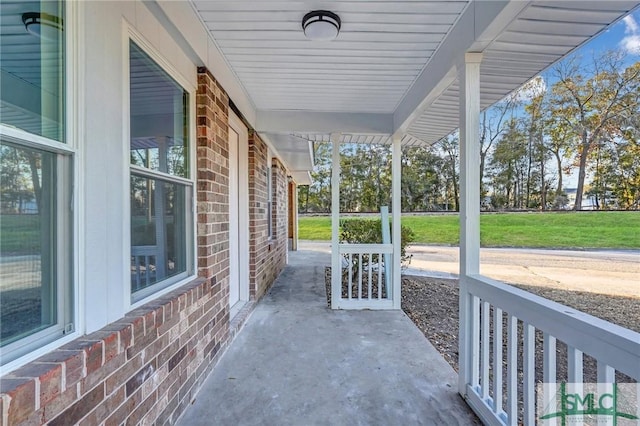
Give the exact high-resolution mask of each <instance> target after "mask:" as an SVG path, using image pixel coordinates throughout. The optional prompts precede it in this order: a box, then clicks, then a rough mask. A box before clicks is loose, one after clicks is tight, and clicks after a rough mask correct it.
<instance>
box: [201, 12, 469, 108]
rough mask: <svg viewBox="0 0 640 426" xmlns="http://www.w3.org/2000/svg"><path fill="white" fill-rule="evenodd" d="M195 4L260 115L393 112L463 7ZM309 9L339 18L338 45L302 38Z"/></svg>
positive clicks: (332, 42) (336, 43)
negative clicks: (269, 112)
mask: <svg viewBox="0 0 640 426" xmlns="http://www.w3.org/2000/svg"><path fill="white" fill-rule="evenodd" d="M193 3H194V5H195V8H196V10H197V11H198V13H199V14H200V16H201V18H202V21H203V22H204V24H205V25H206V27H207V28H208V29H209V31H210V32H211V35H212V36H213V38H214V40H215V41H216V44H217V45H218V47H219V48H220V50H221V51H222V53H223V54H224V56H225V57H226V59H227V61H228V62H229V65H230V66H231V67H232V68H233V70H234V71H235V73H236V75H237V76H238V78H239V79H240V80H241V82H242V84H243V86H244V87H245V89H246V91H247V92H248V93H249V95H250V97H251V99H252V100H253V102H254V104H255V106H256V108H257V109H258V110H294V111H337V112H345V113H351V112H386V113H392V112H394V111H395V109H396V107H397V105H398V103H399V102H400V100H401V99H402V97H403V95H404V94H405V92H406V91H407V89H408V88H409V87H410V85H411V84H412V83H413V82H414V81H415V79H416V78H417V77H418V75H419V74H420V72H421V71H422V69H423V68H424V66H425V65H426V63H427V62H428V60H429V59H430V58H431V56H432V55H433V53H434V51H435V50H436V49H437V47H438V46H439V45H440V43H441V42H442V40H444V38H445V37H446V35H447V33H448V32H449V31H450V30H451V28H452V26H453V25H454V24H455V22H456V21H457V19H458V18H459V16H460V13H461V12H462V11H463V10H464V9H465V8H466V7H467V6H468V3H469V2H468V1H466V0H463V1H320V2H318V1H271V0H254V1H226V0H224V1H222V0H221V1H219V0H194V2H193ZM314 9H326V10H331V11H332V12H335V13H337V14H338V15H339V16H340V18H341V19H342V29H341V31H340V35H339V37H338V38H337V39H336V40H333V41H325V42H318V41H311V40H307V39H306V38H305V36H304V34H303V32H302V29H301V21H302V17H303V16H304V15H305V14H306V13H307V12H309V11H311V10H314Z"/></svg>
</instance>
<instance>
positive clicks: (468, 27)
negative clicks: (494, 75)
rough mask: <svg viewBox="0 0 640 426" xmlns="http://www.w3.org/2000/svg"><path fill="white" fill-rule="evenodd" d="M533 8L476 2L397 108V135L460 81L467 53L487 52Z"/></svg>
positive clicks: (505, 1) (504, 1)
mask: <svg viewBox="0 0 640 426" xmlns="http://www.w3.org/2000/svg"><path fill="white" fill-rule="evenodd" d="M529 4H530V2H528V1H520V0H511V1H509V0H496V1H482V2H478V1H472V2H471V3H470V4H469V7H467V9H466V10H465V11H464V12H463V14H462V16H460V19H458V21H457V22H456V24H455V26H454V27H453V29H452V30H451V32H450V33H449V34H448V35H447V37H446V39H445V41H444V42H443V43H442V45H440V47H439V48H438V50H437V51H436V53H435V54H434V55H433V56H432V57H431V59H430V60H429V63H428V64H427V66H426V67H425V68H424V69H423V70H422V72H421V73H420V75H419V76H418V78H417V79H416V81H415V83H414V84H413V85H412V86H411V88H410V89H409V91H408V92H407V94H406V95H405V97H404V99H403V100H402V101H401V102H400V104H399V105H398V108H396V111H395V114H394V119H393V123H394V129H393V130H394V131H393V133H394V134H402V133H405V132H406V131H407V129H408V128H409V127H410V126H411V124H412V123H413V121H414V120H415V119H417V118H418V117H419V116H420V115H421V114H422V113H423V112H424V110H425V109H426V108H427V107H428V106H429V105H430V104H431V103H432V102H433V101H435V100H436V99H437V98H438V97H439V96H440V94H442V92H443V91H444V90H445V89H446V88H447V87H449V86H450V85H451V83H453V82H454V81H455V80H456V78H457V75H456V69H457V67H458V65H459V64H460V63H461V61H463V60H464V54H465V53H467V52H474V51H477V52H481V51H482V50H484V49H485V48H486V47H487V46H488V45H489V44H490V43H491V41H493V40H494V39H495V38H496V37H497V36H498V35H499V34H500V33H501V32H502V31H503V30H504V29H505V28H506V27H507V26H508V25H509V24H510V23H511V22H512V21H513V19H515V18H516V16H517V15H518V14H519V13H520V12H521V11H522V10H523V9H525V8H526V7H527V6H528V5H529Z"/></svg>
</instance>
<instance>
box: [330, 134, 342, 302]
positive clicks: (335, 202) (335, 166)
mask: <svg viewBox="0 0 640 426" xmlns="http://www.w3.org/2000/svg"><path fill="white" fill-rule="evenodd" d="M331 145H332V146H331V148H332V157H331V309H338V308H339V306H338V300H339V299H340V296H341V294H342V264H341V261H340V250H339V247H338V245H339V241H340V234H339V232H340V137H339V135H333V134H332V135H331Z"/></svg>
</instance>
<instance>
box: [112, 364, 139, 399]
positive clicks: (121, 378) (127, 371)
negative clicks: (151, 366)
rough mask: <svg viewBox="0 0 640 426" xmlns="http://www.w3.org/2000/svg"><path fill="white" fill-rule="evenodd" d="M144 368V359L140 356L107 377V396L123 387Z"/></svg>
mask: <svg viewBox="0 0 640 426" xmlns="http://www.w3.org/2000/svg"><path fill="white" fill-rule="evenodd" d="M141 367H142V357H141V356H140V355H138V356H136V357H135V358H132V359H130V360H128V361H127V362H126V363H124V364H123V365H122V367H120V368H119V369H118V370H116V371H114V373H113V374H112V375H111V376H109V377H107V380H106V381H105V384H106V391H107V394H110V393H112V392H113V391H114V390H115V389H117V388H119V387H120V386H123V385H124V384H125V383H126V382H127V380H129V379H130V378H131V376H132V375H133V374H134V373H135V372H136V371H138V370H139V369H140V368H141Z"/></svg>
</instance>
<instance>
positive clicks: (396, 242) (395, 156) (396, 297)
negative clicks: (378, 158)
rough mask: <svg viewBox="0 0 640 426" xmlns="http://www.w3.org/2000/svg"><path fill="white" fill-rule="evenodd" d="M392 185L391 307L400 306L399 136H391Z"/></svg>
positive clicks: (400, 167) (400, 158) (400, 216)
mask: <svg viewBox="0 0 640 426" xmlns="http://www.w3.org/2000/svg"><path fill="white" fill-rule="evenodd" d="M391 156H392V167H391V168H392V171H391V175H392V185H391V193H392V199H391V209H392V213H393V216H392V219H391V220H392V222H393V227H392V228H393V238H392V242H393V268H391V269H392V271H391V272H392V274H393V280H392V286H391V287H392V289H393V293H392V294H393V296H392V297H393V309H400V308H401V300H400V299H401V296H400V293H401V288H400V286H401V276H400V272H401V270H400V268H401V259H400V247H401V245H400V239H401V238H402V237H401V232H402V230H401V225H400V221H401V218H402V205H401V199H400V190H401V187H400V183H401V174H402V163H401V160H402V139H401V138H400V136H395V135H394V136H393V151H392V154H391Z"/></svg>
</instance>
